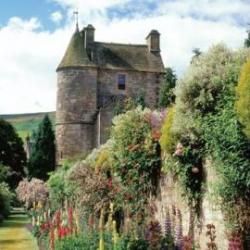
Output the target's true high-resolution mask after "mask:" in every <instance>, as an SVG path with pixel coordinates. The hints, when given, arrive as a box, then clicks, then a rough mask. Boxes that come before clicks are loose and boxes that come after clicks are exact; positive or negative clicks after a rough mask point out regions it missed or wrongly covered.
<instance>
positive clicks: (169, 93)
mask: <svg viewBox="0 0 250 250" xmlns="http://www.w3.org/2000/svg"><path fill="white" fill-rule="evenodd" d="M176 81H177V78H176V75H175V74H174V71H173V70H172V69H171V68H166V74H165V79H164V82H163V83H162V85H161V87H160V93H159V101H158V107H159V108H166V107H167V106H169V105H170V104H172V103H174V101H175V94H174V88H175V85H176Z"/></svg>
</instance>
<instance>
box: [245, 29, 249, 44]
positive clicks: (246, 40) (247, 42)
mask: <svg viewBox="0 0 250 250" xmlns="http://www.w3.org/2000/svg"><path fill="white" fill-rule="evenodd" d="M244 45H245V47H246V48H249V47H250V30H249V29H248V30H247V38H246V39H245V42H244Z"/></svg>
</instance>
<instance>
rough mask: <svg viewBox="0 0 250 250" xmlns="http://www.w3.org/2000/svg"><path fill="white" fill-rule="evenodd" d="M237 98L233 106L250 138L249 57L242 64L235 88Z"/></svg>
mask: <svg viewBox="0 0 250 250" xmlns="http://www.w3.org/2000/svg"><path fill="white" fill-rule="evenodd" d="M236 94H237V100H236V103H235V108H236V112H237V117H238V119H239V121H240V123H241V124H242V126H243V131H244V133H245V134H246V136H247V137H248V138H250V110H249V108H247V107H249V106H250V59H248V61H247V62H246V63H245V64H244V65H243V67H242V70H241V73H240V79H239V83H238V85H237V88H236Z"/></svg>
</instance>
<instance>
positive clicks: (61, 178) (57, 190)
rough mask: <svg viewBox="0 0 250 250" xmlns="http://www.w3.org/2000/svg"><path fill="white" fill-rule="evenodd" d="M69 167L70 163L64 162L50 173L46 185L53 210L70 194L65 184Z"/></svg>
mask: <svg viewBox="0 0 250 250" xmlns="http://www.w3.org/2000/svg"><path fill="white" fill-rule="evenodd" d="M70 167H71V164H70V163H68V162H65V163H64V164H63V166H61V167H60V168H58V169H57V170H56V171H54V172H51V173H50V177H49V180H48V181H47V185H48V189H49V199H50V203H51V206H52V208H53V210H54V209H55V210H56V209H58V208H60V207H61V206H62V205H63V204H64V201H65V200H66V199H67V198H69V196H70V195H69V191H68V185H67V173H68V170H69V169H70Z"/></svg>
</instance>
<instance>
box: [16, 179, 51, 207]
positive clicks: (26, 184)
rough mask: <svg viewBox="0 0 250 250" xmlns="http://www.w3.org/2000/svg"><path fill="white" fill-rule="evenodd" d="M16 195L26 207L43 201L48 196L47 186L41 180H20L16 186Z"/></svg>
mask: <svg viewBox="0 0 250 250" xmlns="http://www.w3.org/2000/svg"><path fill="white" fill-rule="evenodd" d="M16 193H17V197H18V199H19V200H20V201H22V202H24V203H25V206H26V208H27V209H28V208H30V207H31V206H32V204H34V203H37V202H42V203H45V202H46V201H47V198H48V194H49V193H48V188H47V186H46V185H45V183H44V182H43V181H42V180H39V179H36V178H32V179H31V180H30V181H28V179H24V180H22V181H21V182H20V183H19V184H18V187H17V188H16Z"/></svg>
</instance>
